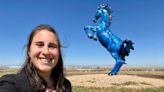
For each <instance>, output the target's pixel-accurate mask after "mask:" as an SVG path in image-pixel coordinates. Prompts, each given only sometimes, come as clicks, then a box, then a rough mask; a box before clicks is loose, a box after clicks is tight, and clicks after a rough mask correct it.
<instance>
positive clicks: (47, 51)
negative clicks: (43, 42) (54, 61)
mask: <svg viewBox="0 0 164 92" xmlns="http://www.w3.org/2000/svg"><path fill="white" fill-rule="evenodd" d="M42 53H43V54H44V55H47V54H49V53H50V52H49V48H48V47H47V46H45V47H44V48H43V50H42Z"/></svg>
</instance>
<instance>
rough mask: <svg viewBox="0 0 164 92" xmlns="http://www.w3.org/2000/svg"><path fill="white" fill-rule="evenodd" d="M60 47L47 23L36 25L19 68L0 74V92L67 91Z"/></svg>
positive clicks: (69, 85) (53, 31)
mask: <svg viewBox="0 0 164 92" xmlns="http://www.w3.org/2000/svg"><path fill="white" fill-rule="evenodd" d="M60 48H61V44H60V41H59V37H58V35H57V33H56V31H55V30H54V29H53V28H52V27H51V26H50V25H39V26H37V27H36V28H35V29H34V30H33V31H32V33H31V34H30V36H29V38H28V43H27V51H26V61H25V64H24V66H23V68H22V70H21V71H20V72H19V73H17V74H10V75H5V76H3V77H2V78H1V79H0V92H71V83H70V82H69V80H67V79H66V78H65V77H64V74H63V59H62V55H61V50H60Z"/></svg>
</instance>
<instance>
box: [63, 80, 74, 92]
mask: <svg viewBox="0 0 164 92" xmlns="http://www.w3.org/2000/svg"><path fill="white" fill-rule="evenodd" d="M64 85H65V88H66V92H72V86H71V82H70V81H69V80H68V79H66V78H64Z"/></svg>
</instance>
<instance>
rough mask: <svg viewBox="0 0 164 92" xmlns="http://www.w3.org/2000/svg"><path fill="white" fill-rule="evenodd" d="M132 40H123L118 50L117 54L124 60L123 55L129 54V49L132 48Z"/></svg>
mask: <svg viewBox="0 0 164 92" xmlns="http://www.w3.org/2000/svg"><path fill="white" fill-rule="evenodd" d="M133 44H134V43H133V42H132V41H131V40H127V39H126V40H124V41H123V42H122V45H121V48H120V50H119V56H120V57H121V58H122V59H123V60H124V61H125V56H129V53H130V49H132V50H134V47H133Z"/></svg>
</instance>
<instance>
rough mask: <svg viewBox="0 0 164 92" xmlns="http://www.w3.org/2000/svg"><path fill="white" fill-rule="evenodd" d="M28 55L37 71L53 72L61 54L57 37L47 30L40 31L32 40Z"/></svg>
mask: <svg viewBox="0 0 164 92" xmlns="http://www.w3.org/2000/svg"><path fill="white" fill-rule="evenodd" d="M28 54H29V56H30V59H31V62H32V64H33V65H34V66H35V67H36V69H37V71H39V72H51V70H52V69H53V68H54V67H55V66H56V64H57V62H58V59H59V54H60V53H59V44H58V40H57V37H56V35H54V34H53V33H52V32H50V31H48V30H46V29H44V30H39V31H38V32H37V33H36V34H35V35H34V37H33V39H32V43H31V46H30V49H29V52H28Z"/></svg>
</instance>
